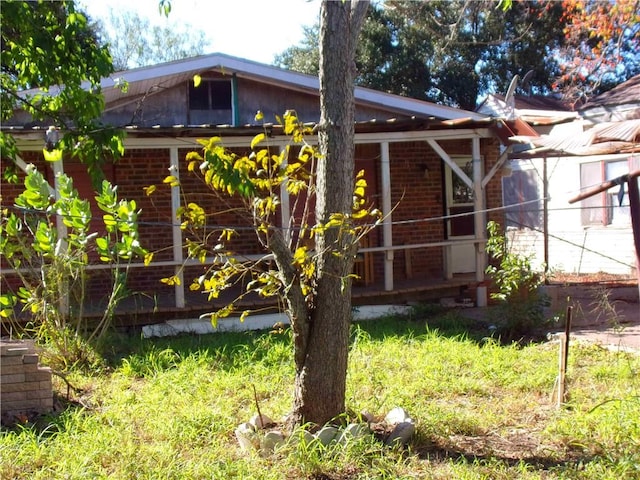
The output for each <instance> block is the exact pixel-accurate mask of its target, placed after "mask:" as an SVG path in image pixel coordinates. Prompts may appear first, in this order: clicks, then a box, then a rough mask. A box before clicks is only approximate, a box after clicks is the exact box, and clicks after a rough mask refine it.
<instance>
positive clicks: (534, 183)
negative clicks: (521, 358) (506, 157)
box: [502, 170, 542, 230]
mask: <svg viewBox="0 0 640 480" xmlns="http://www.w3.org/2000/svg"><path fill="white" fill-rule="evenodd" d="M540 197H541V195H540V189H539V186H538V174H537V172H536V171H535V170H514V171H513V172H512V173H511V175H510V176H508V177H503V178H502V201H503V205H505V206H506V207H507V208H506V209H505V213H506V223H507V226H508V227H515V228H530V229H534V230H536V229H539V228H542V200H541V198H540Z"/></svg>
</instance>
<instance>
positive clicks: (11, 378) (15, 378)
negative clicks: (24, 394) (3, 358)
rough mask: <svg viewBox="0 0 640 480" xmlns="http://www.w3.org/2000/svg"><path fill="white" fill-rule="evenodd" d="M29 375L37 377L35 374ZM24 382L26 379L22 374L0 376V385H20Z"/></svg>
mask: <svg viewBox="0 0 640 480" xmlns="http://www.w3.org/2000/svg"><path fill="white" fill-rule="evenodd" d="M31 375H37V372H36V373H32V374H31ZM25 381H26V377H25V374H24V373H15V374H13V375H0V384H2V385H5V384H9V383H22V382H25Z"/></svg>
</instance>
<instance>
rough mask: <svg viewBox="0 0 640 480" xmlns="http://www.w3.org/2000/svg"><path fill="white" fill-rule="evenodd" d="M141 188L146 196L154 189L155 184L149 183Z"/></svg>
mask: <svg viewBox="0 0 640 480" xmlns="http://www.w3.org/2000/svg"><path fill="white" fill-rule="evenodd" d="M143 190H144V193H145V194H146V195H147V197H148V196H149V195H151V194H152V193H153V192H155V191H156V186H155V185H149V186H148V187H144V188H143Z"/></svg>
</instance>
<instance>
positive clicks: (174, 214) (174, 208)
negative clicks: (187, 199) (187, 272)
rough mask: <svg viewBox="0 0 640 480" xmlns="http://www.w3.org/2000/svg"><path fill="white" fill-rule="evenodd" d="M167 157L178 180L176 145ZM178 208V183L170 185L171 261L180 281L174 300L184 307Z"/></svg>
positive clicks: (178, 169)
mask: <svg viewBox="0 0 640 480" xmlns="http://www.w3.org/2000/svg"><path fill="white" fill-rule="evenodd" d="M169 158H170V161H171V174H172V175H173V176H174V177H176V179H177V180H178V183H179V182H180V165H179V162H178V147H171V148H170V149H169ZM178 208H180V185H177V186H175V187H171V231H172V236H173V261H174V262H176V263H177V265H176V266H175V267H174V275H176V276H177V277H178V278H179V279H180V282H179V283H178V284H177V285H175V287H174V288H175V301H176V307H177V308H184V306H185V301H184V275H183V272H182V268H181V266H182V261H183V260H184V257H183V254H182V231H181V230H180V222H179V221H178Z"/></svg>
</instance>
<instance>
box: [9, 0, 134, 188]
mask: <svg viewBox="0 0 640 480" xmlns="http://www.w3.org/2000/svg"><path fill="white" fill-rule="evenodd" d="M0 22H1V24H2V31H1V32H0V35H1V38H2V46H1V48H2V52H1V53H2V55H1V59H0V62H1V74H0V75H1V77H0V80H1V84H0V92H1V100H2V107H1V108H2V122H3V123H5V124H7V123H8V122H9V120H10V119H11V117H13V115H14V112H15V111H16V110H19V109H22V110H24V111H25V112H26V113H27V114H29V115H30V116H31V117H32V119H33V120H34V121H36V122H48V123H49V124H53V125H56V126H57V127H58V128H59V129H60V130H59V132H60V133H61V135H60V138H59V139H58V138H57V135H52V136H50V138H49V140H50V143H49V144H48V145H47V149H46V153H47V157H48V158H49V159H51V160H56V159H59V158H61V157H62V154H63V152H66V153H70V154H72V155H77V156H78V157H79V158H80V159H81V160H82V161H84V162H87V163H88V165H89V170H90V173H92V174H93V176H94V178H96V179H99V178H100V176H101V170H100V168H99V167H100V165H101V164H102V163H103V162H105V161H107V160H108V159H109V160H110V159H113V158H118V157H119V156H120V155H121V154H122V153H123V145H122V138H123V133H122V132H120V131H118V130H116V129H113V128H110V127H107V126H105V125H102V124H101V123H100V121H99V117H100V114H101V113H102V109H103V107H104V100H103V98H102V96H101V95H100V80H101V79H102V78H103V77H106V76H108V75H109V74H111V73H112V72H113V66H112V64H111V57H110V55H109V52H108V50H107V49H106V48H104V47H100V46H99V45H98V42H97V39H96V37H95V35H94V34H93V32H92V30H91V29H90V28H89V25H88V22H87V17H86V16H85V15H84V14H83V13H82V12H79V11H76V9H75V7H74V4H73V2H70V1H60V2H44V1H15V0H6V1H3V2H2V9H0ZM83 82H88V87H86V86H85V85H84V84H83ZM0 147H1V150H2V157H3V158H15V156H16V155H17V153H18V152H17V150H16V147H15V141H14V139H13V137H12V136H11V135H10V134H7V133H4V132H1V133H0ZM5 176H6V177H15V174H14V172H12V171H11V169H9V170H7V169H6V165H5Z"/></svg>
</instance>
